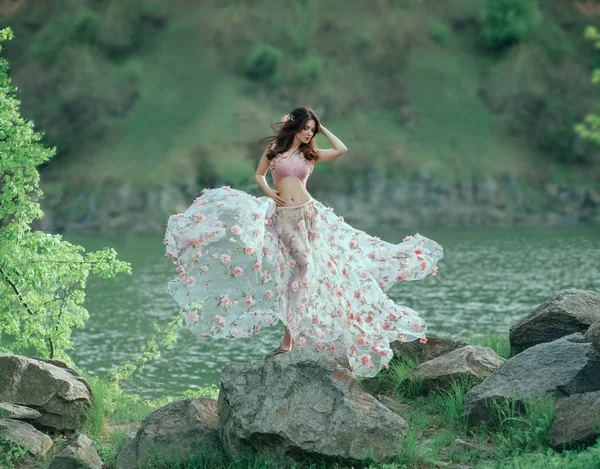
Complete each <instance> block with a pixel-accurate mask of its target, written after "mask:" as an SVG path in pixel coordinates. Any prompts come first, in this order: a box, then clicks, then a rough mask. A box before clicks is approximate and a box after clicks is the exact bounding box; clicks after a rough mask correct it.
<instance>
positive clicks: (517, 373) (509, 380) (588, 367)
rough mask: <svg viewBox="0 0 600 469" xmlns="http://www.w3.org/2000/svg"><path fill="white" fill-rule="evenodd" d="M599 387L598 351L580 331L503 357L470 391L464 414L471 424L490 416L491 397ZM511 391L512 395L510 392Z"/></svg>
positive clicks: (568, 392) (523, 396)
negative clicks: (502, 360) (501, 363)
mask: <svg viewBox="0 0 600 469" xmlns="http://www.w3.org/2000/svg"><path fill="white" fill-rule="evenodd" d="M597 390H600V352H598V351H597V350H596V349H595V348H594V347H593V346H592V345H591V344H589V343H588V342H585V340H584V338H583V335H582V334H580V333H576V334H572V335H570V336H567V337H562V338H560V339H558V340H555V341H554V342H544V343H541V344H538V345H534V346H533V347H530V348H528V349H526V350H524V351H523V352H521V353H519V354H518V355H515V356H514V357H512V358H510V359H509V360H507V361H505V362H504V364H503V365H502V366H501V367H500V369H499V370H498V371H497V372H496V373H494V374H493V375H491V376H490V377H489V378H487V379H486V380H485V381H483V382H482V383H481V384H479V385H477V386H475V387H474V388H473V389H471V391H469V392H468V393H467V394H466V395H465V397H464V401H463V415H466V416H468V424H469V425H470V426H473V425H478V424H480V423H481V422H483V421H485V420H488V419H489V418H490V416H491V414H490V409H489V405H491V403H492V402H494V401H500V400H503V399H510V398H512V397H514V398H515V400H516V404H517V406H518V408H523V404H524V401H525V400H526V399H529V398H537V397H541V396H542V395H543V394H545V393H553V394H554V395H555V396H557V397H564V396H570V395H572V394H579V393H585V392H591V391H597ZM513 392H514V396H513Z"/></svg>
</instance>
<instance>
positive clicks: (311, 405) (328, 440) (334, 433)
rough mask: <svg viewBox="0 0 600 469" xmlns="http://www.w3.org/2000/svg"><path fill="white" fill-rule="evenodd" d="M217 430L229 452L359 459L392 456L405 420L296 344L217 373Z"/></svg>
mask: <svg viewBox="0 0 600 469" xmlns="http://www.w3.org/2000/svg"><path fill="white" fill-rule="evenodd" d="M218 404H219V430H220V436H221V443H222V444H223V447H224V449H226V450H227V451H228V452H229V453H230V454H231V455H232V457H233V458H235V459H241V458H244V457H249V456H251V455H252V454H255V455H256V456H260V457H264V458H267V459H270V460H272V461H276V463H278V464H281V465H291V464H294V463H297V462H298V461H306V462H321V461H324V462H326V463H328V464H333V463H336V462H338V463H341V464H349V465H352V464H359V463H360V461H362V460H363V459H368V458H369V457H370V456H371V457H372V459H373V460H375V461H385V460H388V459H392V458H393V457H394V455H396V454H397V452H398V450H399V449H400V447H401V445H402V439H403V437H404V436H405V435H406V433H407V431H408V427H407V424H406V422H405V421H404V420H403V419H402V418H401V417H399V416H398V415H396V414H394V413H393V412H392V411H390V410H389V409H388V408H386V407H385V406H384V405H383V404H381V403H380V402H379V401H377V399H375V398H374V397H373V396H371V395H370V394H367V393H365V392H364V391H363V390H362V388H361V386H360V384H359V382H358V381H357V380H356V378H355V377H354V375H353V374H352V373H351V372H350V371H348V370H347V369H346V368H344V367H342V366H341V365H340V364H339V363H336V362H335V361H331V362H330V361H329V360H328V359H327V358H326V357H325V356H324V355H323V354H320V353H318V352H315V351H312V350H309V349H307V348H303V347H298V348H296V349H293V350H292V351H290V352H287V353H284V354H281V355H275V356H273V357H271V358H269V359H266V360H259V361H256V362H253V363H230V364H228V365H226V366H225V367H224V368H223V371H222V373H221V391H220V394H219V399H218Z"/></svg>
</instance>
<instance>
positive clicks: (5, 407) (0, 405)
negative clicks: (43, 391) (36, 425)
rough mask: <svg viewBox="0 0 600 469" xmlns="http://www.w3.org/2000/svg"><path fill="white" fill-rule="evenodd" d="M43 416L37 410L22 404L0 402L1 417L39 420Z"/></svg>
mask: <svg viewBox="0 0 600 469" xmlns="http://www.w3.org/2000/svg"><path fill="white" fill-rule="evenodd" d="M41 416H42V414H40V413H39V412H38V411H37V410H34V409H30V408H29V407H25V406H22V405H16V404H9V403H8V402H0V418H6V419H15V420H37V419H39V418H40V417H41Z"/></svg>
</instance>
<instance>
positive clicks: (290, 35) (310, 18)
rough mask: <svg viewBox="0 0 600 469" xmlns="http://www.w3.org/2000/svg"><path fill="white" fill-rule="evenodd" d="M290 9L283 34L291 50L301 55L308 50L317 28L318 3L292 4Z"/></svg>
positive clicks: (303, 2) (312, 0) (306, 1)
mask: <svg viewBox="0 0 600 469" xmlns="http://www.w3.org/2000/svg"><path fill="white" fill-rule="evenodd" d="M292 7H293V12H292V14H291V15H289V23H288V25H287V26H286V28H285V32H286V36H287V39H288V41H289V44H290V46H291V48H292V50H293V51H294V52H296V53H298V54H303V53H306V51H307V50H308V49H309V48H310V45H311V42H312V40H313V37H314V35H315V31H316V28H317V26H318V20H317V14H318V12H319V8H320V6H319V1H318V0H304V1H302V2H293V3H292Z"/></svg>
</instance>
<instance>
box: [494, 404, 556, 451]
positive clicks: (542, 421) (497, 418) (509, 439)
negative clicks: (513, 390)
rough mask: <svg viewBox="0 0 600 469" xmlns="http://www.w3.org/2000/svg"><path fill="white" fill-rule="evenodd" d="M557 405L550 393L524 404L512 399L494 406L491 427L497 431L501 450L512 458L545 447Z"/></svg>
mask: <svg viewBox="0 0 600 469" xmlns="http://www.w3.org/2000/svg"><path fill="white" fill-rule="evenodd" d="M554 403H555V397H554V396H552V395H551V394H546V395H543V396H541V397H539V398H537V399H528V400H526V401H525V402H521V401H519V400H517V399H515V398H514V397H513V398H511V399H503V400H500V401H497V402H494V403H492V404H491V406H490V407H491V411H492V419H491V421H490V422H489V424H488V425H489V427H490V428H492V429H494V430H495V431H496V432H497V436H496V438H497V442H498V443H499V446H500V451H501V452H503V453H504V454H505V455H506V456H512V455H516V454H521V453H524V452H530V451H541V450H542V449H543V448H545V447H546V446H547V441H546V440H547V436H548V431H549V430H550V426H551V425H552V420H553V419H554Z"/></svg>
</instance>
